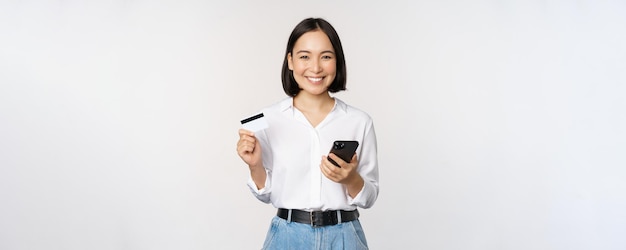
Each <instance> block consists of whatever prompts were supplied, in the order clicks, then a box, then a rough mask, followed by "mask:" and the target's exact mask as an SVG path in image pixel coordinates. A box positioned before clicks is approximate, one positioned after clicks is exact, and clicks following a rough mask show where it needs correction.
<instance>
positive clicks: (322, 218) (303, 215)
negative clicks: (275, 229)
mask: <svg viewBox="0 0 626 250" xmlns="http://www.w3.org/2000/svg"><path fill="white" fill-rule="evenodd" d="M289 211H291V221H293V222H298V223H304V224H309V225H311V226H313V227H323V226H332V225H337V224H339V222H348V221H353V220H356V219H358V218H359V211H358V210H356V209H355V210H353V211H345V210H329V211H313V212H307V211H302V210H298V209H284V208H279V209H278V213H277V214H276V215H277V216H278V217H280V218H283V219H285V220H288V218H289ZM338 211H339V212H338ZM338 215H341V217H339V216H338Z"/></svg>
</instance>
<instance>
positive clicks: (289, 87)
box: [281, 18, 347, 97]
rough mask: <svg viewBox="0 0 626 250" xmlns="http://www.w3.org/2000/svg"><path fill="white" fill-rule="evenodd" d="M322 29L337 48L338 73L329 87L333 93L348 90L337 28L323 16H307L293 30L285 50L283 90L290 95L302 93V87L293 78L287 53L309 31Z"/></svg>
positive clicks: (344, 62)
mask: <svg viewBox="0 0 626 250" xmlns="http://www.w3.org/2000/svg"><path fill="white" fill-rule="evenodd" d="M315 30H321V31H323V32H324V33H325V34H326V35H327V36H328V38H329V39H330V43H331V44H332V45H333V49H334V50H335V57H336V59H337V60H336V63H337V65H336V70H337V73H336V75H335V80H333V82H332V83H331V84H330V86H329V87H328V91H330V92H331V93H336V92H339V91H342V90H346V77H347V72H346V60H345V58H344V55H343V48H342V47H341V40H339V35H338V34H337V31H336V30H335V28H333V26H332V25H330V23H328V22H327V21H326V20H324V19H322V18H307V19H304V20H302V21H301V22H300V23H299V24H298V25H296V27H295V28H294V29H293V31H292V32H291V35H290V36H289V41H287V49H286V51H285V57H284V61H283V70H282V76H281V77H282V82H283V90H285V93H286V94H287V95H288V96H291V97H294V96H296V95H297V94H298V93H300V87H299V86H298V83H297V82H296V80H295V79H294V78H293V71H291V70H290V69H289V62H288V59H287V55H289V53H292V52H293V46H294V45H295V44H296V41H298V39H299V38H300V37H301V36H302V35H304V33H307V32H309V31H315ZM292 54H293V53H292Z"/></svg>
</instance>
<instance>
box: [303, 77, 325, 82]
mask: <svg viewBox="0 0 626 250" xmlns="http://www.w3.org/2000/svg"><path fill="white" fill-rule="evenodd" d="M306 79H309V81H312V82H319V81H321V80H322V79H324V77H307V78H306Z"/></svg>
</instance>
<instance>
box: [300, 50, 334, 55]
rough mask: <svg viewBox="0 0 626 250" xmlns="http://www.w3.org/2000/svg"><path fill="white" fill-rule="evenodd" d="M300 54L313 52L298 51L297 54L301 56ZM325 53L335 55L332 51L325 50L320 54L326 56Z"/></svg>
mask: <svg viewBox="0 0 626 250" xmlns="http://www.w3.org/2000/svg"><path fill="white" fill-rule="evenodd" d="M300 53H311V51H308V50H298V51H296V54H300ZM324 53H331V54H335V52H334V51H332V50H324V51H322V52H321V53H320V54H324Z"/></svg>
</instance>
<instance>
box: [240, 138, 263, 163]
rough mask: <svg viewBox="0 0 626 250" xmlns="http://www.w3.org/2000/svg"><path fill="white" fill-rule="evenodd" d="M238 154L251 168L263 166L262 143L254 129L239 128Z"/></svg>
mask: <svg viewBox="0 0 626 250" xmlns="http://www.w3.org/2000/svg"><path fill="white" fill-rule="evenodd" d="M237 154H239V157H241V159H242V160H243V161H244V162H245V163H246V164H248V166H249V167H250V168H257V167H261V168H263V160H262V158H261V145H260V144H259V141H258V140H257V139H256V137H255V136H254V133H253V132H252V131H249V130H245V129H239V141H238V142H237Z"/></svg>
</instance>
